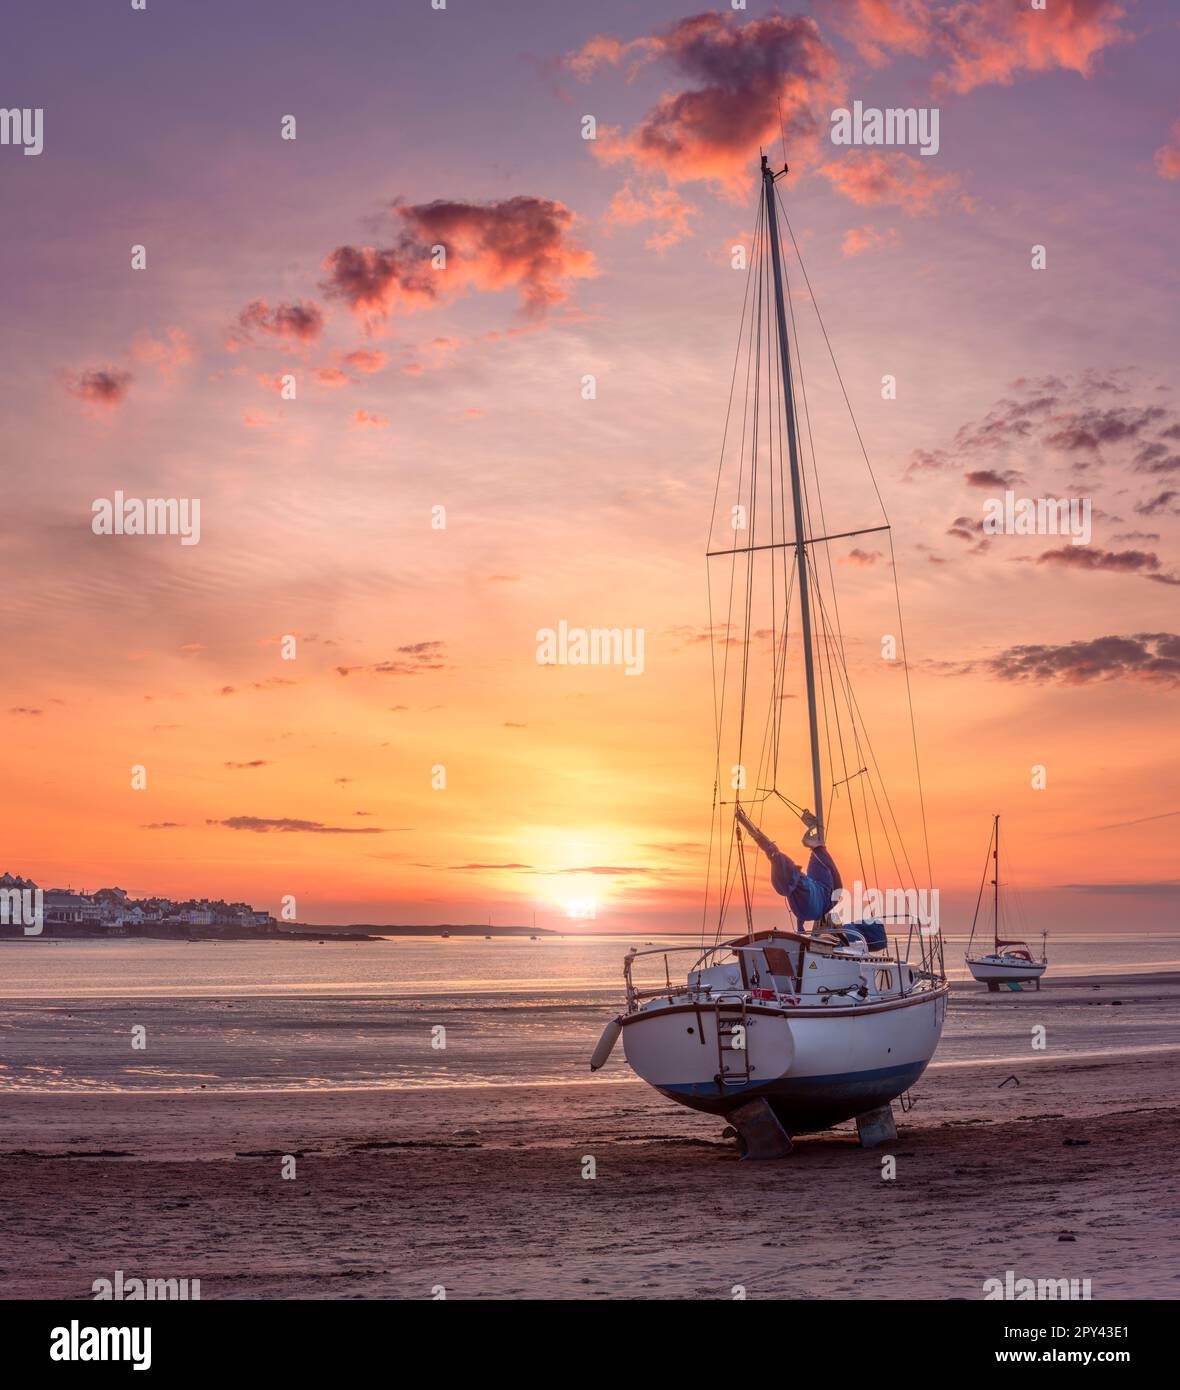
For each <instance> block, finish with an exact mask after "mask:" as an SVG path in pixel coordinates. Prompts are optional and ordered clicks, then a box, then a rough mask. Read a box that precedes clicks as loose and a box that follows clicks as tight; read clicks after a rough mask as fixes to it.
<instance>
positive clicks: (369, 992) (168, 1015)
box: [0, 932, 1180, 1093]
mask: <svg viewBox="0 0 1180 1390" xmlns="http://www.w3.org/2000/svg"><path fill="white" fill-rule="evenodd" d="M965 944H966V943H965V941H964V940H961V939H958V938H954V937H948V938H946V939H945V950H946V960H947V965H948V973H949V975H950V977H951V979H952V981H954V982H960V983H961V982H964V981H967V982H968V984H967V985H964V986H963V987H962V988H958V989H956V990H955V991H954V992H953V999H952V1006H951V1009H950V1011H949V1015H948V1018H947V1024H946V1028H945V1030H944V1033H943V1039H942V1043H941V1045H940V1047H939V1051H938V1054H937V1056H936V1059H935V1062H934V1064H933V1065H934V1066H936V1067H937V1066H952V1065H959V1066H961V1065H965V1064H968V1063H971V1062H976V1061H991V1062H1003V1061H1004V1060H1005V1059H1006V1058H1008V1057H1011V1058H1013V1059H1014V1060H1021V1059H1027V1057H1028V1048H1029V1026H1030V1021H1031V1022H1033V1023H1035V1022H1037V1021H1038V1020H1036V1019H1032V1018H1031V1014H1029V1012H1028V1011H1027V1010H1024V1009H1020V1010H1019V1011H1017V1010H1014V1009H1012V1008H1005V1007H1003V1005H1004V1003H1005V1002H1006V1001H1004V1000H1003V997H1002V996H1000V997H997V996H991V997H990V999H989V998H988V997H987V996H986V994H985V992H984V991H983V988H982V986H979V987H976V986H974V985H973V984H970V983H969V976H968V973H967V970H966V968H965V966H964V965H963V948H964V946H965ZM631 947H635V948H637V949H638V950H640V951H644V950H652V951H655V952H656V954H654V955H652V956H647V957H642V958H641V963H640V965H641V969H642V971H643V972H644V973H643V978H644V979H645V980H648V981H650V980H651V979H652V978H653V973H652V972H653V971H654V972H655V974H656V975H657V976H662V974H663V969H664V953H665V952H666V951H669V950H671V948H676V949H674V950H671V954H670V955H669V956H668V969H669V972H670V977H671V978H672V979H676V978H678V977H679V978H681V979H682V978H683V977H684V973H685V971H686V970H687V968H688V966H689V965H690V964H691V963H692V961H693V960H694V959H695V956H694V953H693V952H694V949H698V948H699V942H698V941H696V940H695V939H686V938H684V937H654V938H650V939H644V938H642V937H640V936H636V937H634V938H630V939H629V938H626V937H619V936H611V937H601V936H577V937H574V936H557V935H554V936H544V937H540V938H539V939H538V940H536V941H532V940H529V939H528V938H525V937H494V938H493V939H492V940H490V941H488V940H482V939H478V938H476V939H473V938H470V937H452V938H451V939H449V940H443V939H441V938H439V937H437V936H423V937H385V938H380V939H377V940H372V941H339V940H333V939H332V937H331V936H328V935H326V936H325V937H324V938H322V939H321V938H319V937H316V936H314V935H313V936H309V937H308V938H307V939H306V940H299V941H290V940H265V939H262V940H252V941H206V940H202V941H193V942H186V941H152V940H144V939H137V940H129V939H116V940H103V941H74V940H39V941H4V942H0V1091H27V1090H36V1091H41V1092H53V1091H57V1092H69V1093H78V1092H83V1091H107V1092H127V1091H136V1092H148V1091H150V1092H158V1093H177V1092H183V1093H189V1092H194V1091H201V1090H207V1091H234V1092H265V1091H292V1090H294V1091H300V1090H305V1091H315V1090H333V1089H337V1090H347V1089H353V1088H363V1089H390V1090H409V1089H415V1088H422V1087H456V1086H489V1085H490V1086H512V1085H526V1084H527V1085H563V1084H564V1085H572V1084H579V1085H598V1084H603V1083H604V1082H611V1081H624V1080H629V1079H632V1074H631V1072H630V1071H629V1069H628V1068H627V1066H626V1063H625V1061H624V1059H623V1056H622V1048H621V1047H618V1048H616V1049H615V1053H614V1055H613V1056H612V1058H611V1060H610V1062H609V1063H608V1065H607V1066H606V1067H605V1068H603V1070H602V1071H600V1072H598V1073H595V1074H594V1075H591V1074H590V1072H589V1068H588V1062H589V1057H590V1054H591V1052H592V1051H593V1049H594V1046H595V1043H596V1042H597V1040H598V1037H599V1034H600V1033H601V1031H602V1029H603V1027H604V1026H605V1025H606V1023H607V1022H608V1021H609V1020H610V1019H611V1018H612V1017H613V1016H614V1015H615V1014H616V1013H618V1012H619V1010H620V1008H621V1006H622V1004H623V1000H624V993H623V977H622V967H623V957H624V955H625V953H626V952H627V951H628V950H629V949H630V948H631ZM1049 955H1050V966H1049V972H1048V974H1047V976H1046V979H1045V984H1044V986H1043V997H1044V998H1045V1002H1046V1005H1048V1004H1049V1002H1050V998H1051V995H1052V984H1053V982H1054V981H1055V980H1057V981H1064V980H1066V979H1069V978H1075V979H1076V978H1077V977H1080V976H1088V975H1103V976H1117V977H1120V979H1122V980H1126V981H1127V983H1126V985H1125V986H1124V987H1123V992H1124V993H1125V994H1126V995H1127V999H1126V1001H1125V1003H1126V1007H1120V1008H1115V1007H1112V1008H1105V1007H1104V1008H1102V1009H1101V1010H1100V1011H1098V1012H1097V1013H1096V1012H1094V1009H1093V1006H1094V1005H1096V1004H1099V1003H1101V1004H1103V1005H1107V1004H1113V1003H1114V1002H1115V999H1116V998H1117V997H1118V995H1119V992H1120V988H1119V985H1118V984H1110V983H1107V984H1104V985H1103V986H1102V987H1101V989H1100V990H1094V991H1091V990H1089V989H1077V990H1071V991H1069V992H1068V1007H1066V1008H1064V1009H1061V1008H1056V1009H1055V1011H1053V1012H1052V1013H1051V1011H1050V1010H1049V1009H1048V1008H1046V1009H1045V1010H1044V1012H1045V1015H1046V1018H1045V1020H1043V1021H1044V1022H1046V1023H1048V1022H1049V1021H1050V1018H1052V1020H1053V1024H1054V1034H1053V1051H1054V1053H1055V1054H1056V1055H1057V1056H1060V1055H1061V1053H1062V1052H1063V1051H1064V1052H1069V1051H1071V1049H1072V1050H1073V1051H1075V1052H1076V1054H1077V1055H1078V1056H1079V1057H1081V1056H1084V1055H1094V1052H1095V1048H1096V1046H1097V1048H1098V1050H1099V1053H1100V1055H1107V1054H1108V1053H1110V1052H1112V1051H1115V1052H1128V1053H1135V1052H1142V1051H1157V1050H1161V1049H1167V1050H1173V1049H1176V1050H1180V1042H1178V1040H1177V1038H1176V1034H1175V1029H1174V1027H1173V1026H1172V1023H1171V1020H1170V1018H1169V1016H1168V1012H1167V1011H1159V1010H1154V1009H1152V1008H1150V1007H1140V1006H1139V1004H1138V1003H1137V1000H1136V998H1135V988H1134V984H1133V982H1134V978H1135V977H1137V976H1146V975H1149V974H1150V973H1152V972H1155V971H1176V970H1180V933H1162V932H1161V933H1148V934H1142V935H1138V936H1134V937H1131V936H1123V937H1095V936H1085V937H1083V936H1078V937H1069V936H1066V935H1064V934H1061V935H1058V934H1054V935H1053V936H1052V937H1051V938H1050V943H1049ZM1144 983H1146V981H1144ZM1139 993H1140V995H1141V994H1142V990H1140V991H1139ZM1062 997H1064V996H1062ZM1119 1002H1120V1003H1122V1002H1124V1001H1121V1000H1120V1001H1119ZM996 1004H999V1005H1000V1007H995V1005H996ZM1096 1023H1097V1024H1098V1025H1099V1026H1098V1028H1097V1032H1096V1031H1095V1024H1096Z"/></svg>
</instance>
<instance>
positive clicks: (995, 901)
mask: <svg viewBox="0 0 1180 1390" xmlns="http://www.w3.org/2000/svg"><path fill="white" fill-rule="evenodd" d="M993 836H994V839H995V848H994V849H993V850H992V857H993V860H994V862H995V877H994V878H993V879H992V935H993V936H994V937H995V942H996V947H995V954H996V955H999V954H1000V817H999V816H998V815H997V816H996V823H995V827H994V829H993Z"/></svg>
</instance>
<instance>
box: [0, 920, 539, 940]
mask: <svg viewBox="0 0 1180 1390" xmlns="http://www.w3.org/2000/svg"><path fill="white" fill-rule="evenodd" d="M386 936H432V937H446V936H451V937H461V938H466V939H468V940H471V939H474V938H480V939H482V938H485V937H516V938H520V937H525V938H533V939H535V938H537V937H541V936H548V937H554V938H558V939H560V936H561V933H560V932H555V931H553V930H551V929H550V928H547V927H515V926H508V927H489V926H486V925H479V924H477V923H471V922H464V923H457V924H451V923H443V924H442V925H440V926H409V927H407V926H392V927H391V926H377V925H374V924H372V923H368V922H358V923H352V924H349V925H347V926H316V925H315V924H314V923H309V922H292V923H290V924H289V925H288V926H285V927H281V928H280V927H275V926H245V925H225V926H221V925H217V926H213V925H210V924H193V923H158V922H157V923H149V924H137V925H135V926H125V927H123V928H122V929H120V930H118V931H111V930H110V929H109V928H108V927H106V926H104V925H103V924H101V923H94V924H89V923H77V922H47V923H46V924H45V926H44V927H43V929H42V930H41V931H40V932H39V933H37V934H36V935H35V936H29V935H27V934H26V933H25V931H24V929H23V928H22V927H21V926H19V925H16V924H3V925H0V942H2V941H33V942H36V941H122V942H126V941H380V940H381V938H382V937H386Z"/></svg>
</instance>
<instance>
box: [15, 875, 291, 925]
mask: <svg viewBox="0 0 1180 1390" xmlns="http://www.w3.org/2000/svg"><path fill="white" fill-rule="evenodd" d="M38 910H39V913H40V918H41V921H40V926H41V928H42V932H43V934H44V935H46V936H163V937H176V936H180V937H184V936H238V937H241V936H272V935H274V934H276V933H277V932H278V930H279V923H278V922H277V921H276V920H275V918H274V917H272V916H271V914H270V913H269V912H259V911H258V910H257V909H256V908H253V907H251V906H250V904H249V903H227V902H223V901H222V900H221V899H220V898H217V899H210V898H190V899H188V901H186V902H173V900H172V899H171V898H131V897H129V896H128V894H127V890H126V889H125V888H100V889H98V891H97V892H94V893H84V892H75V891H74V890H73V889H72V888H45V889H42V888H40V887H39V886H38V885H37V884H36V883H34V882H33V880H32V879H29V878H21V877H20V876H19V875H17V874H10V873H5V874H3V875H0V935H4V936H13V935H22V936H23V935H27V934H28V933H27V931H26V927H27V926H28V925H31V924H32V923H33V922H34V918H35V915H36V914H37V912H38Z"/></svg>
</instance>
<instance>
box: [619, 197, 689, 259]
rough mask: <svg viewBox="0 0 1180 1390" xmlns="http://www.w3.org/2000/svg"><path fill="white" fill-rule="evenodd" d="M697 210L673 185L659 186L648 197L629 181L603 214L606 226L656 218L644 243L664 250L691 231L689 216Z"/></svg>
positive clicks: (633, 224)
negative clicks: (653, 226) (681, 196)
mask: <svg viewBox="0 0 1180 1390" xmlns="http://www.w3.org/2000/svg"><path fill="white" fill-rule="evenodd" d="M696 211H697V209H696V208H695V207H693V206H692V204H691V203H686V202H684V201H683V199H681V198H680V196H679V195H678V194H677V193H676V191H675V189H672V188H656V189H653V190H651V192H650V193H648V194H647V195H646V197H645V195H644V194H643V193H636V192H634V190H633V189H632V187H631V185H630V183H626V184H624V185H623V187H622V188H620V189H619V191H618V192H617V193H616V194H615V196H614V198H613V199H612V200H611V203H610V206H609V207H608V208H607V210H606V212H605V213H604V214H603V219H602V220H603V224H604V225H605V226H606V228H607V230H608V231H609V230H611V229H613V228H615V227H634V226H637V225H638V224H639V223H641V222H654V223H655V224H656V226H657V228H660V227H661V226H662V228H663V230H656V231H653V232H652V234H651V236H649V237H648V239H647V241H646V242H645V243H644V244H645V245H646V246H648V247H650V248H651V249H652V250H653V251H664V250H666V249H667V248H668V247H669V246H674V245H675V244H676V243H677V242H678V241H683V240H684V238H685V237H689V236H691V235H692V229H691V228H690V227H689V225H688V219H689V218H690V217H691V216H692V215H693V214H694V213H695V212H696Z"/></svg>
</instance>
